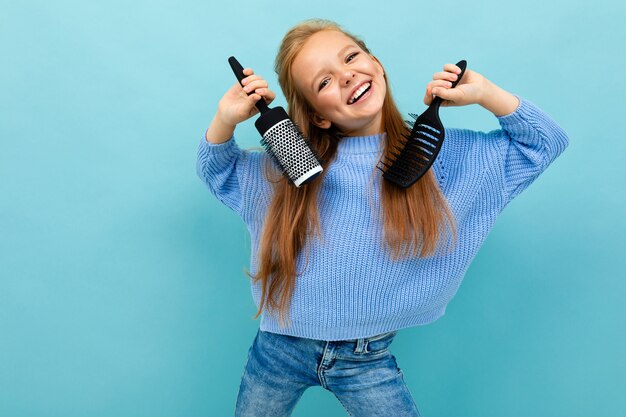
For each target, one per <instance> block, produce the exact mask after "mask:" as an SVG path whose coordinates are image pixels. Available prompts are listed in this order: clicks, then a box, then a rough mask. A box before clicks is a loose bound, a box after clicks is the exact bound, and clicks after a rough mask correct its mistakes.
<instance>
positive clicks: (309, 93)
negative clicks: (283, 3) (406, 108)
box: [291, 30, 387, 136]
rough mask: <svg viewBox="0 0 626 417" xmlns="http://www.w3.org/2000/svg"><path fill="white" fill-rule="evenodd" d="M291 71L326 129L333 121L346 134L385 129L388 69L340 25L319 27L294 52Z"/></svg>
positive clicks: (317, 123)
mask: <svg viewBox="0 0 626 417" xmlns="http://www.w3.org/2000/svg"><path fill="white" fill-rule="evenodd" d="M291 75H292V77H293V80H294V83H295V86H296V88H297V89H298V90H299V91H300V92H301V93H302V95H303V96H304V97H305V98H306V100H307V101H308V102H309V104H310V105H311V106H312V107H313V109H314V111H315V114H314V115H313V116H312V120H311V122H312V123H314V124H315V125H317V126H319V127H321V128H323V129H328V128H329V127H330V126H331V123H332V124H334V125H335V126H337V127H338V128H339V129H341V131H342V132H343V133H344V134H345V135H346V136H365V135H373V134H377V133H381V129H382V128H383V127H382V126H381V121H382V112H381V110H382V107H383V102H384V99H385V94H386V92H387V88H386V84H385V78H384V71H383V68H382V66H381V65H380V64H379V63H378V61H377V60H376V59H375V58H374V57H373V56H372V55H370V54H368V53H367V52H365V51H363V50H362V49H361V48H360V47H359V46H358V44H357V43H356V42H355V41H354V40H352V39H351V38H350V37H348V36H346V35H344V34H343V33H341V32H339V31H336V30H323V31H320V32H317V33H315V34H314V35H312V36H311V37H310V38H309V39H307V41H306V42H305V43H304V45H303V47H302V49H301V50H300V51H299V52H298V54H297V55H296V57H295V59H294V61H293V64H292V67H291Z"/></svg>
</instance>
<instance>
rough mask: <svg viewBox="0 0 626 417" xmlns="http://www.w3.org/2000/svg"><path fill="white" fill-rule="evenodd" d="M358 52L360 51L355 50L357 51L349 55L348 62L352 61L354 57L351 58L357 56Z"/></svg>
mask: <svg viewBox="0 0 626 417" xmlns="http://www.w3.org/2000/svg"><path fill="white" fill-rule="evenodd" d="M358 54H359V53H358V52H355V53H353V54H350V55H348V57H347V58H346V62H350V61H352V59H351V58H354V57H355V56H357V55H358Z"/></svg>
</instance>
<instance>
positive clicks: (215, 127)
mask: <svg viewBox="0 0 626 417" xmlns="http://www.w3.org/2000/svg"><path fill="white" fill-rule="evenodd" d="M234 132H235V125H233V124H230V123H228V122H226V121H224V120H223V117H222V116H221V115H220V113H219V110H218V112H217V113H215V116H214V117H213V121H212V122H211V124H210V125H209V128H208V129H207V130H206V132H205V134H204V138H205V140H206V141H207V142H211V143H223V142H226V141H227V140H228V139H230V138H231V136H232V135H233V133H234Z"/></svg>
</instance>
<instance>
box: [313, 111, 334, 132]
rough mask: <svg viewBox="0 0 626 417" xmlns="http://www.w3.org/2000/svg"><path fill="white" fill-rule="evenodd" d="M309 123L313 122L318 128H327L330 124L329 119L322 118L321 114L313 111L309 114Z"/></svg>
mask: <svg viewBox="0 0 626 417" xmlns="http://www.w3.org/2000/svg"><path fill="white" fill-rule="evenodd" d="M311 123H313V124H314V125H315V126H317V127H319V128H320V129H328V128H329V127H330V125H331V123H330V120H327V119H324V118H323V117H322V116H320V115H319V114H317V113H313V114H312V115H311Z"/></svg>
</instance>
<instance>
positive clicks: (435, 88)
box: [424, 64, 491, 106]
mask: <svg viewBox="0 0 626 417" xmlns="http://www.w3.org/2000/svg"><path fill="white" fill-rule="evenodd" d="M443 69H444V70H443V71H441V72H436V73H435V74H434V75H433V81H431V82H429V83H428V85H427V86H426V95H425V96H424V104H426V105H427V106H429V105H430V104H431V103H432V101H433V98H434V97H433V95H435V96H438V97H441V98H442V99H443V102H442V103H441V105H442V106H466V105H468V104H480V103H481V101H482V99H483V96H484V95H485V92H486V91H487V90H488V89H489V88H490V84H491V83H490V81H489V80H487V79H486V78H485V77H483V76H482V75H480V74H479V73H477V72H474V71H471V70H469V69H465V73H464V74H463V78H462V79H461V81H460V82H459V83H458V84H457V85H456V87H454V88H451V87H452V82H454V81H456V79H457V75H458V74H459V73H460V72H461V69H460V68H459V67H457V66H456V65H455V64H445V65H444V66H443Z"/></svg>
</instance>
